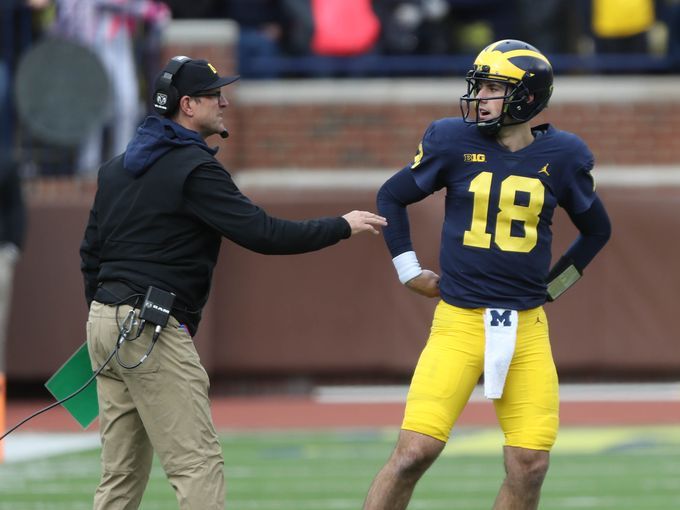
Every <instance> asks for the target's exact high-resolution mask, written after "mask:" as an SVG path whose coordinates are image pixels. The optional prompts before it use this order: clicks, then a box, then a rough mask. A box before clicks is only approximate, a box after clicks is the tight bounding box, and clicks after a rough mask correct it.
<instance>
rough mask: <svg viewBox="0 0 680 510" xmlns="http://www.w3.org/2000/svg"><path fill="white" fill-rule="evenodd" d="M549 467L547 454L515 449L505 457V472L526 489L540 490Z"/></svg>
mask: <svg viewBox="0 0 680 510" xmlns="http://www.w3.org/2000/svg"><path fill="white" fill-rule="evenodd" d="M549 466H550V456H549V454H548V452H544V451H540V450H527V449H523V448H515V449H513V452H512V453H511V454H510V455H507V456H506V471H507V473H508V476H509V477H510V478H511V479H514V480H517V481H519V482H520V483H521V484H522V485H524V486H526V487H527V488H540V486H541V485H542V484H543V480H544V479H545V475H546V473H547V472H548V467H549Z"/></svg>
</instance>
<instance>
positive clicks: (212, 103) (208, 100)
mask: <svg viewBox="0 0 680 510" xmlns="http://www.w3.org/2000/svg"><path fill="white" fill-rule="evenodd" d="M194 99H195V100H196V103H197V104H196V108H197V114H198V118H197V119H196V120H197V121H198V123H199V124H200V131H201V134H202V135H203V136H204V137H208V136H210V135H214V134H217V133H221V132H222V131H225V127H224V109H225V108H226V107H227V105H228V104H229V102H228V101H227V100H226V98H225V97H224V96H223V95H222V93H221V92H220V89H213V90H208V91H206V92H201V93H200V94H197V95H196V96H194Z"/></svg>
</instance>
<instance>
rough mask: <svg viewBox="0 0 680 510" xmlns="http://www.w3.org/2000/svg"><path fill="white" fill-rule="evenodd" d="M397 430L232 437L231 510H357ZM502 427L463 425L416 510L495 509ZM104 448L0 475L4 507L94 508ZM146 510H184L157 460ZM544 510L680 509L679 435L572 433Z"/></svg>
mask: <svg viewBox="0 0 680 510" xmlns="http://www.w3.org/2000/svg"><path fill="white" fill-rule="evenodd" d="M396 434H397V431H396V430H353V431H328V432H319V431H294V432H289V431H287V432H283V431H276V432H248V433H246V432H243V433H236V432H234V433H229V434H227V435H225V436H223V447H224V452H225V460H226V476H227V494H228V496H227V500H228V504H227V508H229V509H231V510H350V509H351V510H356V509H360V508H361V504H362V501H363V497H364V495H365V493H366V490H367V489H368V486H369V484H370V482H371V480H372V478H373V476H374V475H375V474H376V472H377V471H378V469H379V468H380V467H381V466H382V464H383V462H384V461H385V460H386V458H387V457H388V455H389V453H390V451H391V449H392V446H393V444H394V440H395V438H396ZM501 442H502V437H501V434H500V432H499V431H498V430H497V429H472V428H466V429H463V428H461V429H460V430H459V431H458V432H457V433H456V435H455V436H454V438H453V439H452V441H451V442H450V443H449V445H448V446H447V448H446V449H445V450H444V453H443V454H442V456H441V458H440V459H439V460H438V461H437V462H436V463H435V465H434V466H433V467H432V468H431V469H430V471H428V473H427V474H426V475H425V477H424V478H423V479H422V480H421V482H420V484H419V485H418V487H417V490H416V493H415V495H414V497H413V500H412V502H411V505H410V506H409V509H413V510H417V509H422V510H439V509H464V510H477V509H479V510H481V509H489V508H491V505H492V502H493V499H494V497H495V494H496V491H497V489H498V486H499V484H500V481H501V479H502V476H503V473H502V465H501V457H500V445H501ZM98 473H99V459H98V451H97V450H91V451H86V452H79V453H72V454H65V455H59V456H55V457H50V458H46V459H42V460H39V461H36V460H32V461H25V462H15V463H8V464H5V465H1V466H0V510H81V509H82V510H85V509H89V508H91V505H92V503H91V501H92V494H93V491H94V489H95V486H96V484H97V480H98ZM141 508H142V509H143V510H168V509H173V508H177V504H176V502H175V499H174V495H173V493H172V490H171V489H170V487H169V484H168V483H167V481H166V480H165V476H164V474H163V472H162V470H161V469H160V466H159V465H158V463H157V462H156V463H154V468H153V472H152V477H151V481H150V483H149V487H148V488H147V492H146V494H145V497H144V500H143V502H142V506H141ZM540 508H541V509H542V510H562V509H597V510H604V509H617V510H626V509H630V510H673V509H680V427H634V428H599V429H598V428H579V429H577V428H564V429H562V430H561V431H560V436H559V439H558V445H557V447H556V449H555V451H554V453H553V456H552V465H551V469H550V472H549V474H548V478H547V480H546V483H545V486H544V491H543V497H542V502H541V506H540Z"/></svg>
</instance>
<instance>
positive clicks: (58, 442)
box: [3, 432, 99, 462]
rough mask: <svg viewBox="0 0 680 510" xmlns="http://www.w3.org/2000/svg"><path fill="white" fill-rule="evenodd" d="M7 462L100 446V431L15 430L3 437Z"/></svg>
mask: <svg viewBox="0 0 680 510" xmlns="http://www.w3.org/2000/svg"><path fill="white" fill-rule="evenodd" d="M3 443H4V447H5V462H20V461H23V460H30V459H36V458H44V457H47V456H50V455H58V454H60V453H70V452H75V451H81V450H89V449H92V448H98V447H99V433H98V432H74V433H51V432H45V433H39V432H14V433H12V434H10V435H9V436H7V437H6V438H5V439H3Z"/></svg>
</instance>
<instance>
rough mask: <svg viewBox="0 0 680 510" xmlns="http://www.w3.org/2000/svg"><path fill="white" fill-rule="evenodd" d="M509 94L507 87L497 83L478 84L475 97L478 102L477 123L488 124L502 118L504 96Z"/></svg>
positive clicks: (480, 82)
mask: <svg viewBox="0 0 680 510" xmlns="http://www.w3.org/2000/svg"><path fill="white" fill-rule="evenodd" d="M506 94H507V85H506V84H504V83H501V82H497V81H483V80H480V81H478V82H477V87H476V93H475V97H476V98H477V99H478V101H477V122H487V121H490V120H493V119H496V118H498V117H500V116H501V113H502V112H503V96H505V95H506Z"/></svg>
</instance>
